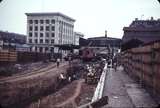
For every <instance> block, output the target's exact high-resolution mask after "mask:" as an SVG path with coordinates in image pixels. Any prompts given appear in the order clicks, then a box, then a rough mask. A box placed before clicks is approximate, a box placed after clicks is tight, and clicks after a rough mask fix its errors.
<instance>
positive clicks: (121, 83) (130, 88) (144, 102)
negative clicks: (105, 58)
mask: <svg viewBox="0 0 160 108" xmlns="http://www.w3.org/2000/svg"><path fill="white" fill-rule="evenodd" d="M106 75H107V76H106V81H105V85H104V90H103V96H108V97H109V104H108V105H106V106H104V107H103V108H108V107H109V108H110V107H112V108H116V107H117V108H135V107H137V108H141V107H143V108H151V107H152V108H154V107H156V106H157V104H156V102H155V101H154V100H153V99H152V98H151V96H150V95H149V93H147V91H146V90H145V89H143V88H141V87H140V85H139V84H137V83H136V82H135V81H133V80H132V79H131V78H130V77H129V76H128V75H127V74H126V73H125V72H123V68H122V67H118V69H117V71H116V72H115V70H114V69H112V68H111V69H108V71H107V74H106Z"/></svg>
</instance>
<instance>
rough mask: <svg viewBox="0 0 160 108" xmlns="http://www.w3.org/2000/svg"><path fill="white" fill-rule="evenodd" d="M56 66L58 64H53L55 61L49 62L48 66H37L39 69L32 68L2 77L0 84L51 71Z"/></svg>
mask: <svg viewBox="0 0 160 108" xmlns="http://www.w3.org/2000/svg"><path fill="white" fill-rule="evenodd" d="M55 67H56V64H53V63H51V64H49V65H48V66H47V67H44V66H42V67H41V66H40V67H37V69H34V70H30V71H31V72H29V71H26V72H23V73H19V74H16V75H13V76H11V77H6V78H2V79H0V84H2V83H5V82H10V81H14V80H16V79H17V80H18V79H22V78H25V77H29V76H33V75H37V74H40V73H44V72H45V73H47V72H50V71H51V70H52V69H53V68H55Z"/></svg>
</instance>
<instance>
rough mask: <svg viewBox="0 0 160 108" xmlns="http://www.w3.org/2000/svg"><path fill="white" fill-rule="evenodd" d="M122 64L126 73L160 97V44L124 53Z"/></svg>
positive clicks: (156, 43) (155, 43)
mask: <svg viewBox="0 0 160 108" xmlns="http://www.w3.org/2000/svg"><path fill="white" fill-rule="evenodd" d="M121 63H122V65H123V67H124V70H125V72H127V73H128V74H129V75H131V76H132V77H134V78H137V79H138V81H139V82H140V83H141V84H142V85H144V86H145V87H147V88H149V89H150V90H151V91H152V92H153V93H154V94H156V95H160V42H154V43H150V44H148V45H145V46H142V47H138V48H132V49H129V50H127V51H125V52H122V54H121Z"/></svg>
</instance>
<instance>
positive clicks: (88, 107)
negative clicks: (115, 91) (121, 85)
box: [79, 63, 108, 108]
mask: <svg viewBox="0 0 160 108" xmlns="http://www.w3.org/2000/svg"><path fill="white" fill-rule="evenodd" d="M106 74H107V63H106V64H105V66H104V69H103V72H102V74H101V77H100V80H99V82H98V85H97V87H96V90H95V92H94V95H93V98H92V101H91V102H90V103H88V104H85V105H82V106H80V107H79V108H97V107H100V106H103V105H105V104H107V103H108V96H104V97H102V95H103V89H104V84H105V78H106ZM106 102H107V103H106Z"/></svg>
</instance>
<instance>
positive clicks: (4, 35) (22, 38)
mask: <svg viewBox="0 0 160 108" xmlns="http://www.w3.org/2000/svg"><path fill="white" fill-rule="evenodd" d="M25 43H26V35H22V34H17V33H10V32H4V31H0V49H9V48H10V49H15V50H16V48H21V49H22V47H24V46H25V47H28V46H26V45H24V44H25Z"/></svg>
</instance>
